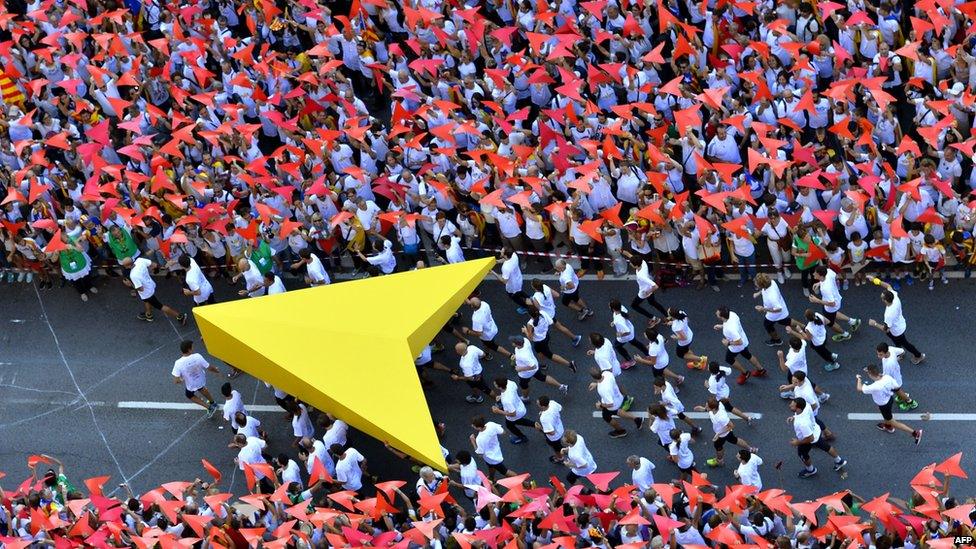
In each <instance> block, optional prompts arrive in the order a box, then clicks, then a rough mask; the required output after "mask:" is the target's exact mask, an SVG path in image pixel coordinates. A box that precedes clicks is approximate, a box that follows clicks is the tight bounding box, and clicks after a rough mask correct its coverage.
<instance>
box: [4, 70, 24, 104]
mask: <svg viewBox="0 0 976 549" xmlns="http://www.w3.org/2000/svg"><path fill="white" fill-rule="evenodd" d="M0 96H2V97H3V102H4V103H6V104H7V105H23V103H24V100H25V99H27V98H26V97H24V94H23V93H22V92H21V91H20V88H18V87H17V85H16V84H14V81H13V80H11V79H10V77H9V76H7V75H6V74H2V73H0Z"/></svg>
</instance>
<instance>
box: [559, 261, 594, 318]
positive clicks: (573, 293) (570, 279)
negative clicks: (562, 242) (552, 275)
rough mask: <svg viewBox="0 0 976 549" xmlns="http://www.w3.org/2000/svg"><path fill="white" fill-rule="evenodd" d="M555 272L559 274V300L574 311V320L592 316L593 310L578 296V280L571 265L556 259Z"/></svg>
mask: <svg viewBox="0 0 976 549" xmlns="http://www.w3.org/2000/svg"><path fill="white" fill-rule="evenodd" d="M556 273H557V274H558V275H559V293H560V296H559V300H560V301H561V302H562V304H563V305H565V306H567V307H569V308H570V309H572V310H574V311H576V313H577V314H576V320H583V319H585V318H587V317H591V316H593V311H592V310H591V309H590V307H589V305H587V304H586V301H584V300H583V298H582V297H581V296H580V292H579V282H580V280H579V276H578V275H577V274H576V271H575V270H574V269H573V266H572V265H570V264H569V263H567V262H566V261H564V260H562V259H560V260H558V261H556Z"/></svg>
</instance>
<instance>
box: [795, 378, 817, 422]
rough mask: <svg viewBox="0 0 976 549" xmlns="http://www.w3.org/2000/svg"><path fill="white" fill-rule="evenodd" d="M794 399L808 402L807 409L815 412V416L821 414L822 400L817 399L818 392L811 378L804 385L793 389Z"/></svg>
mask: <svg viewBox="0 0 976 549" xmlns="http://www.w3.org/2000/svg"><path fill="white" fill-rule="evenodd" d="M793 397H794V398H802V399H803V400H805V401H807V407H808V408H810V409H811V410H813V415H817V414H818V413H819V412H820V399H818V398H817V391H815V390H814V388H813V382H812V381H810V378H806V379H804V380H803V383H801V384H799V385H797V386H796V387H794V388H793Z"/></svg>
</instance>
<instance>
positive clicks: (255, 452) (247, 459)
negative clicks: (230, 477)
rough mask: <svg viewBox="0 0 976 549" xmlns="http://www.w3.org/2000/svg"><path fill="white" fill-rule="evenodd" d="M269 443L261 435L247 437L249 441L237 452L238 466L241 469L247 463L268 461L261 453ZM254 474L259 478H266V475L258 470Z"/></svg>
mask: <svg viewBox="0 0 976 549" xmlns="http://www.w3.org/2000/svg"><path fill="white" fill-rule="evenodd" d="M267 445H268V443H267V442H265V441H264V440H262V439H261V438H259V437H247V443H246V444H244V447H243V448H241V449H240V450H239V451H238V452H237V462H238V467H240V469H241V471H243V470H244V464H245V463H246V464H248V465H254V464H255V463H267V462H266V461H265V460H264V456H262V455H261V450H264V448H265V447H266V446H267ZM254 476H255V477H257V478H259V479H262V478H264V475H263V474H261V473H260V472H259V471H257V470H255V471H254Z"/></svg>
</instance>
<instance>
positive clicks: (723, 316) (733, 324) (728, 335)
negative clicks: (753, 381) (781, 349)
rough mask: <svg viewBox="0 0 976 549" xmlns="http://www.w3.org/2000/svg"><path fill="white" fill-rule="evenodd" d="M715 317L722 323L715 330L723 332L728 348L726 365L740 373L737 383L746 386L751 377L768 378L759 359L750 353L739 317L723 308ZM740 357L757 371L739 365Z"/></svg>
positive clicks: (723, 338) (747, 339)
mask: <svg viewBox="0 0 976 549" xmlns="http://www.w3.org/2000/svg"><path fill="white" fill-rule="evenodd" d="M715 316H717V317H718V319H719V320H721V321H722V323H721V324H716V325H715V326H714V328H715V330H716V331H719V332H722V345H725V348H726V351H725V363H726V364H727V365H729V367H734V368H735V369H736V370H738V371H739V377H738V379H736V383H738V384H739V385H744V384H745V382H746V381H748V380H749V376H750V375H752V376H755V377H766V369H765V368H763V365H762V363H761V362H759V358H757V357H756V356H755V355H753V354H752V352H750V351H749V337H748V336H746V331H745V329H743V328H742V322H741V321H740V320H739V315H738V314H736V313H734V312H732V311H730V310H729V308H728V307H724V306H723V307H719V308H718V309H716V310H715ZM739 355H742V357H743V358H745V359H746V360H748V361H749V363H750V364H752V365H753V367H754V368H755V370H753V371H752V372H749V371H748V370H746V369H745V367H744V366H743V365H742V364H740V363H739V358H738V357H739Z"/></svg>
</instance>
